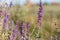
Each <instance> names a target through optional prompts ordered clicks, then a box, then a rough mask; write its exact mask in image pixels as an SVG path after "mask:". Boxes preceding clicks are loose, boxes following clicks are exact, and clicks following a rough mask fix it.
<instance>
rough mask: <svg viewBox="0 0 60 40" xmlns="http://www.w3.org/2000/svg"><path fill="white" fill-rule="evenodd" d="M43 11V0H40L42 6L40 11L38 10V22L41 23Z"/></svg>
mask: <svg viewBox="0 0 60 40" xmlns="http://www.w3.org/2000/svg"><path fill="white" fill-rule="evenodd" d="M42 13H43V6H42V2H41V0H40V8H39V12H38V23H39V24H40V25H41V20H42Z"/></svg>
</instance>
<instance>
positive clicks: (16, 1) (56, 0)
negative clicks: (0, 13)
mask: <svg viewBox="0 0 60 40" xmlns="http://www.w3.org/2000/svg"><path fill="white" fill-rule="evenodd" d="M10 1H13V3H14V4H15V3H18V4H21V5H22V4H24V3H25V2H26V0H0V3H3V2H7V3H8V4H9V3H10ZM39 1H40V0H31V2H33V3H39ZM52 1H53V2H57V3H60V0H42V2H43V3H45V2H47V3H51V2H52Z"/></svg>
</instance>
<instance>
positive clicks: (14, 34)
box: [10, 21, 18, 40]
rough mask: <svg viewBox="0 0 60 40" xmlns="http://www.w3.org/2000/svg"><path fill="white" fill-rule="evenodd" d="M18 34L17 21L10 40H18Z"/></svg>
mask: <svg viewBox="0 0 60 40" xmlns="http://www.w3.org/2000/svg"><path fill="white" fill-rule="evenodd" d="M17 33H18V21H16V26H15V28H14V29H13V31H12V33H11V35H10V40H16V36H17Z"/></svg>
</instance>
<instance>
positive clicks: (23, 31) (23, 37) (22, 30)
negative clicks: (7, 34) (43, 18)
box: [20, 21, 25, 40]
mask: <svg viewBox="0 0 60 40" xmlns="http://www.w3.org/2000/svg"><path fill="white" fill-rule="evenodd" d="M20 33H21V40H25V26H24V21H21V24H20Z"/></svg>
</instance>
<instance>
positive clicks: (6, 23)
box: [3, 13, 9, 30]
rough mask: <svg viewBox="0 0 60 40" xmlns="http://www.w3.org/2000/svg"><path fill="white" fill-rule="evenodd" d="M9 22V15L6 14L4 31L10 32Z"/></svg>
mask: <svg viewBox="0 0 60 40" xmlns="http://www.w3.org/2000/svg"><path fill="white" fill-rule="evenodd" d="M8 21H9V14H8V13H6V15H5V18H4V26H3V28H4V30H8Z"/></svg>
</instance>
